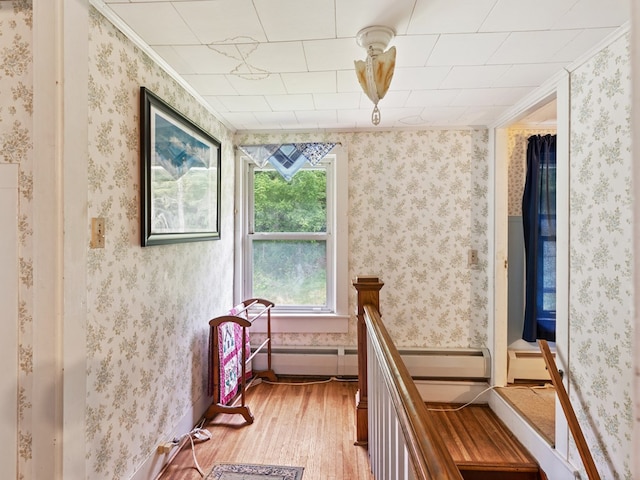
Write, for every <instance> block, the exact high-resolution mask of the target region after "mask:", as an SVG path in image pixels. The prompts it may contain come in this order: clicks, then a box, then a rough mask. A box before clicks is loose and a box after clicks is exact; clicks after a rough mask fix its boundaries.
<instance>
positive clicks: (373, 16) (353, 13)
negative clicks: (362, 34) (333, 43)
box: [336, 0, 415, 37]
mask: <svg viewBox="0 0 640 480" xmlns="http://www.w3.org/2000/svg"><path fill="white" fill-rule="evenodd" d="M414 3H415V0H394V1H392V2H391V1H389V0H336V31H337V34H338V37H355V36H356V34H357V33H358V32H359V31H360V30H361V29H363V28H365V27H369V26H371V25H384V26H385V27H389V28H392V29H393V30H394V31H395V32H396V35H402V34H404V33H405V32H406V31H407V26H408V23H409V18H410V17H411V11H412V10H413V6H414Z"/></svg>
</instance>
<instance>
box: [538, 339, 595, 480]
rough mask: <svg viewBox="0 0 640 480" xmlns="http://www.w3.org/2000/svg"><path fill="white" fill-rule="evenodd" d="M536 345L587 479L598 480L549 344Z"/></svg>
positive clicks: (544, 341) (541, 341) (545, 342)
mask: <svg viewBox="0 0 640 480" xmlns="http://www.w3.org/2000/svg"><path fill="white" fill-rule="evenodd" d="M538 346H539V347H540V351H541V352H542V357H543V358H544V362H545V363H546V365H547V370H548V371H549V375H550V376H551V382H552V383H553V386H554V387H555V389H556V393H557V395H558V400H559V401H560V405H561V406H562V410H563V411H564V416H565V417H566V418H567V423H568V424H569V430H570V431H571V435H573V439H574V441H575V442H576V448H577V449H578V453H580V458H581V459H582V463H583V464H584V468H585V470H586V472H587V477H588V478H589V480H600V475H599V474H598V469H597V468H596V464H595V462H594V461H593V457H592V456H591V452H590V451H589V446H588V445H587V441H586V440H585V438H584V435H583V433H582V429H581V428H580V423H579V422H578V417H576V413H575V412H574V410H573V406H572V405H571V400H569V395H568V394H567V391H566V390H565V388H564V384H563V383H562V378H561V377H560V372H559V371H558V367H557V365H556V361H555V360H554V358H553V354H552V353H551V350H550V349H549V344H548V343H547V341H546V340H538Z"/></svg>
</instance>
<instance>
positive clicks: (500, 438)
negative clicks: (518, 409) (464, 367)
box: [427, 403, 546, 480]
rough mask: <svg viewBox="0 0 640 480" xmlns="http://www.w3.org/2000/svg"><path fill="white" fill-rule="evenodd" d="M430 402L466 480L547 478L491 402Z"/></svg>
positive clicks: (433, 415)
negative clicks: (459, 403)
mask: <svg viewBox="0 0 640 480" xmlns="http://www.w3.org/2000/svg"><path fill="white" fill-rule="evenodd" d="M455 407H456V405H450V404H431V403H429V404H427V408H428V409H429V413H430V414H431V418H432V420H433V422H434V424H435V425H436V428H437V429H438V431H439V432H440V435H441V436H442V440H443V441H444V442H445V443H446V444H447V446H448V448H449V452H450V453H451V457H453V461H454V462H455V464H456V465H457V466H458V468H459V469H460V472H461V473H462V475H463V477H464V478H465V480H476V479H483V480H486V479H501V480H502V479H509V480H515V479H523V480H524V479H530V480H539V479H541V478H546V477H544V474H541V473H540V471H539V468H538V464H537V463H536V461H535V459H534V458H533V457H532V456H531V454H530V453H529V452H528V451H527V450H526V449H525V448H524V447H523V446H522V444H521V443H520V442H519V441H518V440H517V439H516V438H515V436H514V435H513V434H512V433H511V431H509V429H507V427H506V426H505V425H504V423H502V421H500V419H499V418H498V417H497V416H496V414H495V413H494V412H493V411H492V410H491V409H490V408H489V406H488V405H469V406H467V407H465V408H462V409H460V410H455Z"/></svg>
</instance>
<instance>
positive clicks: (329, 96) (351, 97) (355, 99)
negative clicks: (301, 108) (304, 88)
mask: <svg viewBox="0 0 640 480" xmlns="http://www.w3.org/2000/svg"><path fill="white" fill-rule="evenodd" d="M313 102H314V104H315V106H316V109H317V110H330V109H338V108H358V106H359V105H360V94H359V93H357V92H353V93H351V92H347V93H314V94H313Z"/></svg>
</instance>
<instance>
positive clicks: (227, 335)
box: [208, 304, 252, 405]
mask: <svg viewBox="0 0 640 480" xmlns="http://www.w3.org/2000/svg"><path fill="white" fill-rule="evenodd" d="M243 307H244V305H242V304H240V305H238V306H236V307H234V308H233V309H231V311H230V312H229V314H230V315H235V314H236V313H237V312H238V311H239V310H241V309H242V308H243ZM214 334H215V330H214V328H213V327H211V331H210V334H209V335H210V338H209V359H210V361H209V392H208V393H209V395H213V394H214V391H213V389H214V381H213V375H216V374H217V375H219V377H218V381H219V385H220V392H219V393H220V396H219V400H218V403H219V404H221V405H226V404H227V403H228V402H229V401H230V400H231V399H233V398H234V397H235V396H236V394H237V393H238V389H239V387H240V383H241V381H240V379H241V378H242V327H241V326H240V325H238V324H237V323H233V322H225V323H222V324H220V326H219V327H218V347H219V351H218V352H217V353H216V352H214V351H213V335H214ZM245 340H246V342H245V345H244V348H245V351H246V358H249V356H250V355H251V344H250V342H249V330H247V332H246V337H245ZM213 355H218V356H219V369H218V372H214V371H213V368H212V366H213ZM251 375H252V371H251V363H249V364H248V365H247V366H246V367H245V379H247V380H248V379H250V378H251Z"/></svg>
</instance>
